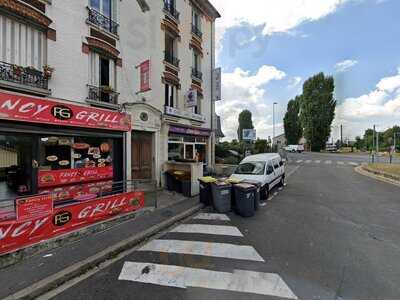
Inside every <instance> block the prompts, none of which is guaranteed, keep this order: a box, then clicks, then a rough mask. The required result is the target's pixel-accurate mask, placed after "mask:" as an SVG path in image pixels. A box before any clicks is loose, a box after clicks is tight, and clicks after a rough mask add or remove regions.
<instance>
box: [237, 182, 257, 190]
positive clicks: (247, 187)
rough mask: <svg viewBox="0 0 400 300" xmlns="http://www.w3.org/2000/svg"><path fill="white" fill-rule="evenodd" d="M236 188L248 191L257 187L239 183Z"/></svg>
mask: <svg viewBox="0 0 400 300" xmlns="http://www.w3.org/2000/svg"><path fill="white" fill-rule="evenodd" d="M235 188H238V189H241V190H248V189H254V188H255V186H254V185H252V184H249V183H239V184H236V185H235Z"/></svg>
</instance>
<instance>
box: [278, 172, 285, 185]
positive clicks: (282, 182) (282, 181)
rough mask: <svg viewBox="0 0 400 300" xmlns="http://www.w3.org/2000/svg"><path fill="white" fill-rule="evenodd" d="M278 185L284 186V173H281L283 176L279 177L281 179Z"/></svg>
mask: <svg viewBox="0 0 400 300" xmlns="http://www.w3.org/2000/svg"><path fill="white" fill-rule="evenodd" d="M279 186H280V187H284V186H285V175H283V176H282V177H281V181H280V182H279Z"/></svg>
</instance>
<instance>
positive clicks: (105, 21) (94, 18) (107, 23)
mask: <svg viewBox="0 0 400 300" xmlns="http://www.w3.org/2000/svg"><path fill="white" fill-rule="evenodd" d="M88 10H89V16H88V21H89V22H90V23H92V24H94V25H97V26H99V27H100V28H102V29H104V30H106V31H108V32H111V33H112V34H115V35H118V27H119V25H118V23H116V22H114V21H113V20H112V19H111V18H109V17H107V16H105V15H103V14H101V13H99V12H98V11H97V10H95V9H92V8H88Z"/></svg>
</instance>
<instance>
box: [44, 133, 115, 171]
mask: <svg viewBox="0 0 400 300" xmlns="http://www.w3.org/2000/svg"><path fill="white" fill-rule="evenodd" d="M112 148H113V143H112V140H110V139H101V138H89V137H78V138H69V137H54V136H50V137H42V138H41V139H40V151H39V152H40V153H41V157H40V169H41V170H60V169H79V168H94V167H99V168H101V167H108V166H112Z"/></svg>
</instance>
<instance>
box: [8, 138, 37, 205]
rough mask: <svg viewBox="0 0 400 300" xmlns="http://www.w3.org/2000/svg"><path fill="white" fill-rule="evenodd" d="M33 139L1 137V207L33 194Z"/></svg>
mask: <svg viewBox="0 0 400 300" xmlns="http://www.w3.org/2000/svg"><path fill="white" fill-rule="evenodd" d="M32 144H33V142H32V138H31V137H27V136H22V135H21V136H20V135H13V136H11V135H0V206H2V205H1V204H2V202H4V201H11V200H14V199H15V197H17V196H21V195H28V194H31V193H32Z"/></svg>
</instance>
